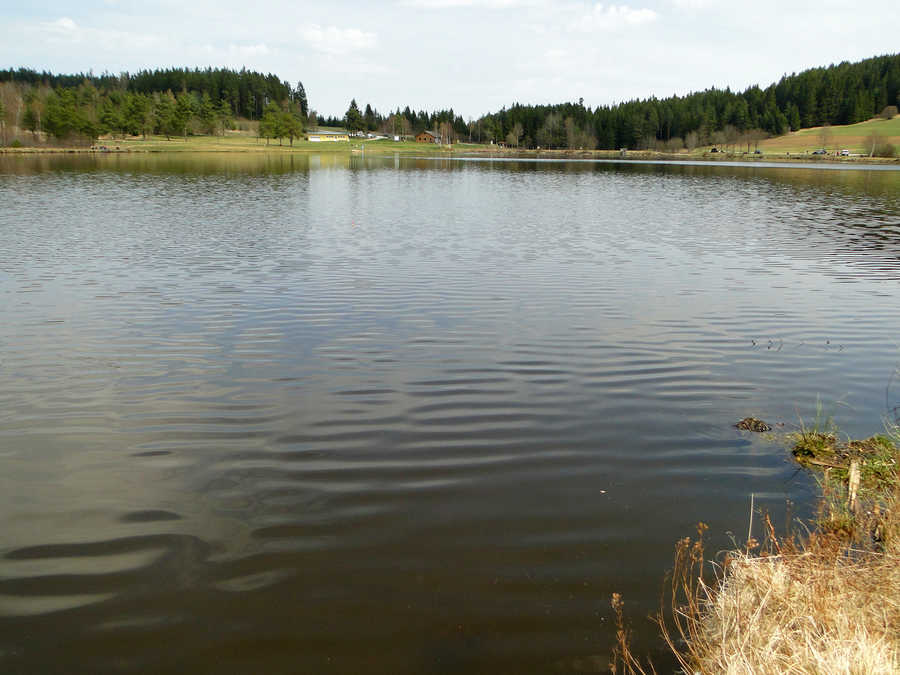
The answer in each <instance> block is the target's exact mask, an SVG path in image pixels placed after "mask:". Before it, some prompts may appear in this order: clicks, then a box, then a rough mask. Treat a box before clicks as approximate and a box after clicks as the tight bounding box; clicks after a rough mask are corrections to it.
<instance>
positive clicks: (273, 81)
mask: <svg viewBox="0 0 900 675" xmlns="http://www.w3.org/2000/svg"><path fill="white" fill-rule="evenodd" d="M898 103H900V54H894V55H885V56H876V57H873V58H869V59H865V60H863V61H859V62H857V63H848V62H843V63H840V64H837V65H830V66H827V67H820V68H813V69H810V70H806V71H803V72H801V73H794V74H791V75H785V76H783V77H782V78H781V79H780V80H779V81H778V82H776V83H773V84H770V85H768V86H766V87H765V88H761V87H759V86H756V85H754V86H752V87H748V88H747V89H746V90H744V91H740V92H738V91H731V89H729V88H726V89H716V88H712V89H707V90H705V91H701V92H694V93H690V94H687V95H684V96H670V97H668V98H663V99H658V98H655V97H651V98H647V99H641V100H632V101H627V102H623V103H617V104H612V105H604V106H598V107H596V108H590V107H585V106H584V105H583V101H578V102H570V103H559V104H553V105H526V104H519V103H516V104H514V105H512V106H510V107H509V108H503V109H501V110H500V111H498V112H494V113H490V114H486V115H484V116H482V117H481V118H479V119H477V120H476V119H469V120H468V121H466V120H464V119H463V118H462V117H461V116H459V115H457V114H455V113H454V112H453V109H452V108H451V109H449V110H441V111H434V112H426V111H421V110H420V111H413V110H411V109H410V107H409V106H406V107H405V108H403V109H402V110H401V109H400V108H399V107H398V108H397V109H396V110H395V111H393V112H389V113H387V114H383V113H380V112H379V111H378V110H376V109H375V108H373V107H372V106H371V105H370V104H367V105H366V106H365V109H364V110H360V108H359V106H358V105H357V103H356V100H355V99H354V100H353V101H352V102H351V105H350V107H349V109H348V110H347V112H346V114H345V115H343V116H342V117H334V116H332V117H324V116H322V115H317V114H316V112H315V111H314V110H313V109H312V108H311V106H310V103H309V100H308V98H307V93H306V91H305V89H304V87H303V84H302V83H301V82H298V83H297V84H296V85H295V86H292V85H291V84H290V83H288V82H286V81H282V80H280V79H279V78H278V77H276V76H275V75H272V74H267V75H263V74H261V73H257V72H253V71H247V70H241V71H235V70H229V69H226V68H215V69H214V68H206V69H193V70H191V69H186V68H172V69H164V70H153V71H149V70H143V71H139V72H137V73H134V74H130V73H121V74H119V75H112V74H109V73H104V74H102V75H94V74H93V73H87V74H83V73H82V74H75V75H54V74H52V73H47V72H37V71H34V70H29V69H25V68H19V69H16V70H13V69H9V70H2V71H0V122H2V127H3V128H2V131H4V134H3V139H2V140H3V142H4V143H5V142H7V141H8V134H7V133H6V130H8V129H11V128H17V129H19V130H24V131H27V132H30V133H31V134H32V135H33V136H34V137H35V138H37V137H38V135H39V134H45V135H49V136H52V137H54V138H56V139H58V140H60V141H65V140H69V141H72V142H77V141H81V142H93V141H94V140H96V139H97V138H98V137H99V136H101V135H104V134H113V135H117V134H118V135H123V136H124V135H141V134H143V135H148V134H164V135H166V136H187V135H189V134H196V133H203V134H215V133H221V134H224V133H225V131H226V130H227V129H231V128H235V127H236V126H237V125H238V123H239V120H248V121H251V122H252V121H256V122H258V127H254V128H256V129H258V133H259V135H260V136H265V137H267V138H289V139H290V140H291V142H293V139H294V138H297V137H299V136H300V135H302V133H303V131H304V129H306V128H309V127H310V126H312V125H323V126H346V127H347V128H349V129H350V130H351V131H357V130H359V131H363V130H370V131H374V130H382V131H385V132H389V133H394V134H402V135H407V134H414V133H418V132H419V131H422V130H424V129H429V130H436V131H440V133H441V134H442V135H446V137H447V138H448V139H449V140H457V139H464V140H470V141H473V142H484V143H487V142H491V141H494V142H503V143H507V144H509V145H514V146H516V147H521V148H534V147H541V148H585V149H593V148H600V149H614V148H628V149H646V148H665V149H672V150H676V149H680V148H684V147H687V148H689V149H691V148H693V147H697V146H701V145H707V144H710V143H716V144H727V143H735V142H739V141H746V140H750V139H753V138H757V139H759V138H764V137H766V136H773V135H781V134H783V133H786V132H787V131H791V130H796V129H800V128H805V127H811V126H819V125H824V124H831V125H841V124H853V123H855V122H861V121H864V120H866V119H869V118H871V117H874V116H875V115H878V114H879V113H880V112H881V111H882V110H884V109H885V108H886V107H888V106H896V105H897V104H898Z"/></svg>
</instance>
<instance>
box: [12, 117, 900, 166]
mask: <svg viewBox="0 0 900 675" xmlns="http://www.w3.org/2000/svg"><path fill="white" fill-rule="evenodd" d="M873 132H874V133H877V134H878V135H879V136H881V137H882V138H883V139H884V141H886V142H888V143H891V144H893V145H894V147H895V148H896V149H897V151H900V115H898V116H896V117H894V118H893V119H891V120H883V119H872V120H868V121H867V122H860V123H859V124H851V125H847V126H834V127H828V130H827V132H826V134H827V136H828V142H827V143H823V130H822V127H813V128H810V129H801V130H799V131H794V132H791V133H788V134H785V135H784V136H778V137H776V138H769V139H766V140H764V141H760V143H759V150H760V151H761V152H762V154H761V155H757V154H751V155H744V152H745V151H746V146H745V145H741V146H735V147H734V148H733V150H734V154H730V153H724V154H710V153H709V151H710V149H711V147H712V146H706V147H701V148H697V149H696V150H693V151H691V152H689V151H687V150H682V151H681V152H679V153H659V152H653V151H629V153H628V155H627V157H628V158H629V159H657V160H658V159H701V158H703V159H722V160H725V159H759V160H764V159H772V160H776V161H777V160H779V159H781V160H784V161H790V160H797V159H800V160H805V159H810V158H812V157H811V153H812V152H813V151H814V150H818V149H819V148H822V147H825V149H826V150H828V152H829V154H830V155H832V157H831V159H835V158H834V157H833V155H834V154H835V153H839V152H840V151H841V150H848V151H849V152H850V153H852V154H853V155H855V156H856V157H855V159H856V160H857V161H861V160H862V159H863V158H868V155H869V151H870V150H871V145H870V136H871V134H872V133H873ZM45 142H46V141H45ZM95 147H105V148H106V149H108V150H110V151H115V150H119V151H123V152H167V153H168V152H176V153H182V152H194V153H196V152H227V153H248V152H252V153H261V152H265V153H298V152H299V153H310V152H314V153H316V154H333V153H347V152H350V153H354V154H355V153H360V154H362V153H371V154H395V153H399V154H416V155H425V154H427V155H442V154H450V153H451V152H452V153H462V154H490V155H492V156H496V155H508V156H511V157H514V156H524V157H533V156H540V157H560V158H564V157H579V158H591V157H594V158H606V159H616V158H618V157H620V154H619V151H618V150H594V151H588V150H585V151H577V150H552V151H547V150H542V151H535V150H522V151H519V150H515V149H512V148H501V147H499V146H497V145H489V144H488V145H485V144H477V143H454V144H453V145H452V146H448V145H435V144H431V143H416V142H414V141H399V142H395V141H393V140H387V139H384V140H373V139H363V138H354V139H351V140H350V141H349V142H343V141H341V142H318V143H311V142H309V141H305V140H294V143H293V145H291V144H290V142H289V141H288V140H286V139H282V140H281V141H278V140H269V142H268V143H267V142H266V139H264V138H257V137H256V135H255V133H254V132H253V131H252V130H242V131H229V132H227V133H226V134H225V135H224V136H188V137H187V138H186V139H185V138H183V137H180V136H172V137H171V138H166V137H165V136H148V137H147V138H146V139H144V138H143V137H141V136H133V137H127V138H116V137H103V138H101V139H100V140H99V141H98V142H97V143H96V145H95ZM87 150H88V148H87V147H83V146H81V147H74V146H73V147H51V146H49V145H37V146H36V147H24V148H0V152H16V153H32V152H38V153H41V152H60V151H68V152H85V151H87ZM719 150H720V151H721V150H725V148H722V147H720V148H719ZM729 150H731V148H730V149H729ZM738 155H739V156H738ZM816 158H817V159H819V157H818V156H817V157H816ZM821 159H825V157H822V158H821ZM841 159H844V160H847V159H848V158H846V157H844V158H841ZM849 159H850V160H851V161H852V160H853V159H854V158H849ZM882 161H891V160H882ZM894 161H896V160H894Z"/></svg>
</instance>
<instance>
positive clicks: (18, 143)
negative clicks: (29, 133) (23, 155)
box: [9, 138, 22, 148]
mask: <svg viewBox="0 0 900 675" xmlns="http://www.w3.org/2000/svg"><path fill="white" fill-rule="evenodd" d="M9 147H11V148H21V147H22V141H20V140H19V139H18V138H17V139H15V140H14V141H13V142H12V143H10V144H9Z"/></svg>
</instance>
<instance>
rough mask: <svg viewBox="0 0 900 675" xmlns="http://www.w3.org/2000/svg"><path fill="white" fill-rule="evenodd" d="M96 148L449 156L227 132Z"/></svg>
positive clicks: (435, 148) (401, 145)
mask: <svg viewBox="0 0 900 675" xmlns="http://www.w3.org/2000/svg"><path fill="white" fill-rule="evenodd" d="M97 145H98V146H106V147H107V148H109V149H111V150H115V149H117V148H118V149H120V150H129V151H138V152H140V151H143V152H310V151H314V152H317V153H329V152H347V151H348V150H350V151H354V152H373V153H381V152H389V153H394V152H401V153H420V154H435V153H444V152H449V151H450V150H451V148H449V147H448V146H441V145H435V144H433V143H416V142H414V141H399V142H395V141H393V140H377V141H376V140H372V139H363V138H354V139H352V140H351V141H349V142H347V141H336V142H334V141H329V142H317V143H313V142H310V141H304V140H299V139H296V138H295V139H294V143H293V145H291V143H290V141H289V140H288V139H287V138H284V139H281V140H278V139H269V142H268V143H266V139H264V138H257V137H256V136H255V135H253V134H251V133H248V132H231V131H230V132H227V133H226V134H225V135H224V136H188V137H187V139H186V140H185V139H184V138H183V137H181V136H172V137H171V138H166V137H165V136H148V137H147V139H146V140H144V138H143V137H140V136H134V137H128V138H125V139H120V138H110V137H104V138H102V139H101V140H99V141H98V142H97ZM482 147H484V146H480V145H474V144H468V143H455V144H454V145H453V147H452V149H453V150H457V151H459V150H467V149H477V148H482Z"/></svg>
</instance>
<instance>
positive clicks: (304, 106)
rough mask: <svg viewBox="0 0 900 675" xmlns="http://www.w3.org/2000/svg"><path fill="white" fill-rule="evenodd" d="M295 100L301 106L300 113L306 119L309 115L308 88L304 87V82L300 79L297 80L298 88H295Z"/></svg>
mask: <svg viewBox="0 0 900 675" xmlns="http://www.w3.org/2000/svg"><path fill="white" fill-rule="evenodd" d="M294 101H295V102H296V103H297V105H299V106H300V115H301V116H302V117H303V119H306V118H307V117H308V116H309V101H307V99H306V89H304V88H303V83H302V82H300V81H299V80H298V81H297V88H296V89H294Z"/></svg>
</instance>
